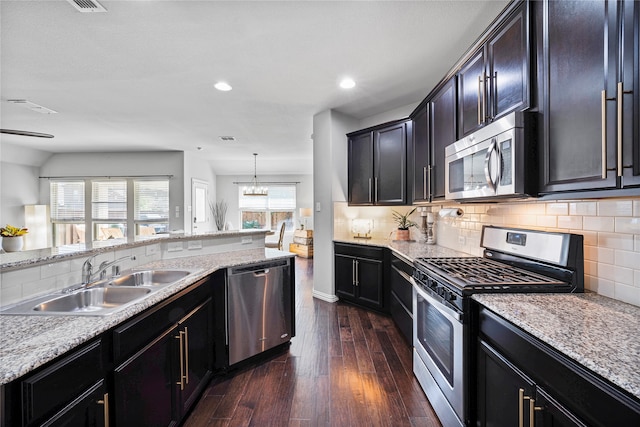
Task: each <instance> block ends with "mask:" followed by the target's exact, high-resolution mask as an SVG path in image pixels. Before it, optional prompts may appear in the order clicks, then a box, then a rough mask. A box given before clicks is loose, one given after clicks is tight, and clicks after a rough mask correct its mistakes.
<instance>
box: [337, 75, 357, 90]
mask: <svg viewBox="0 0 640 427" xmlns="http://www.w3.org/2000/svg"><path fill="white" fill-rule="evenodd" d="M355 86H356V82H354V81H353V79H351V78H349V77H346V78H344V79H342V80H341V81H340V87H341V88H342V89H352V88H354V87H355Z"/></svg>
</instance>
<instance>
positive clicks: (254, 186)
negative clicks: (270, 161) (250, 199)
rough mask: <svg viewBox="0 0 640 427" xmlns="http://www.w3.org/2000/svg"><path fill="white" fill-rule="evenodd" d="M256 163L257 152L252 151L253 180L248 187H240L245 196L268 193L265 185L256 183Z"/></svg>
mask: <svg viewBox="0 0 640 427" xmlns="http://www.w3.org/2000/svg"><path fill="white" fill-rule="evenodd" d="M257 163H258V153H253V180H252V181H251V185H250V186H249V187H244V188H243V189H242V194H243V195H245V196H266V195H267V193H268V190H267V187H265V186H262V185H260V184H259V183H258V175H257Z"/></svg>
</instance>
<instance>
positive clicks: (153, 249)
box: [145, 245, 160, 256]
mask: <svg viewBox="0 0 640 427" xmlns="http://www.w3.org/2000/svg"><path fill="white" fill-rule="evenodd" d="M159 251H160V247H159V245H148V246H147V247H146V248H145V255H147V256H151V255H155V254H157V253H158V252H159Z"/></svg>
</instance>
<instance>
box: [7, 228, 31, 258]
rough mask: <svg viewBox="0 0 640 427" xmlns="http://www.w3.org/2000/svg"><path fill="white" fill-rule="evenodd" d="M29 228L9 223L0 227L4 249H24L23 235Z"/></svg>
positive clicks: (11, 250) (8, 250)
mask: <svg viewBox="0 0 640 427" xmlns="http://www.w3.org/2000/svg"><path fill="white" fill-rule="evenodd" d="M28 232H29V230H27V229H26V228H20V227H14V226H13V225H9V224H7V225H6V226H4V227H1V228H0V236H2V249H4V250H5V252H18V251H20V250H21V249H22V246H23V244H24V241H23V239H22V236H24V235H25V234H27V233H28Z"/></svg>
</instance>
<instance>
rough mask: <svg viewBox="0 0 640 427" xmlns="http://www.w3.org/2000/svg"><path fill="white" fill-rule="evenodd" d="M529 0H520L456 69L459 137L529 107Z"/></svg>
mask: <svg viewBox="0 0 640 427" xmlns="http://www.w3.org/2000/svg"><path fill="white" fill-rule="evenodd" d="M530 74H531V73H530V42H529V2H522V3H521V4H520V5H519V6H518V7H517V8H516V9H515V10H514V11H513V12H512V14H511V15H509V16H508V17H506V18H505V20H504V22H503V23H501V24H500V25H499V26H498V27H497V28H496V30H495V31H494V32H492V33H491V34H490V35H489V38H488V39H487V41H486V42H485V43H484V44H483V45H482V46H480V47H479V48H478V50H477V51H476V52H475V53H473V54H472V55H471V56H470V58H469V59H468V60H467V61H466V62H465V63H464V64H463V65H462V66H461V67H460V70H459V72H458V127H459V128H458V134H459V137H460V138H461V137H463V136H466V135H468V134H469V133H471V132H473V131H475V130H477V129H479V128H481V127H483V126H485V125H486V124H488V123H491V122H492V121H494V120H495V119H497V118H500V117H502V116H504V115H505V114H507V113H510V112H512V111H520V110H524V109H527V108H529V106H530V92H531V91H530V83H529V82H530Z"/></svg>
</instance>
